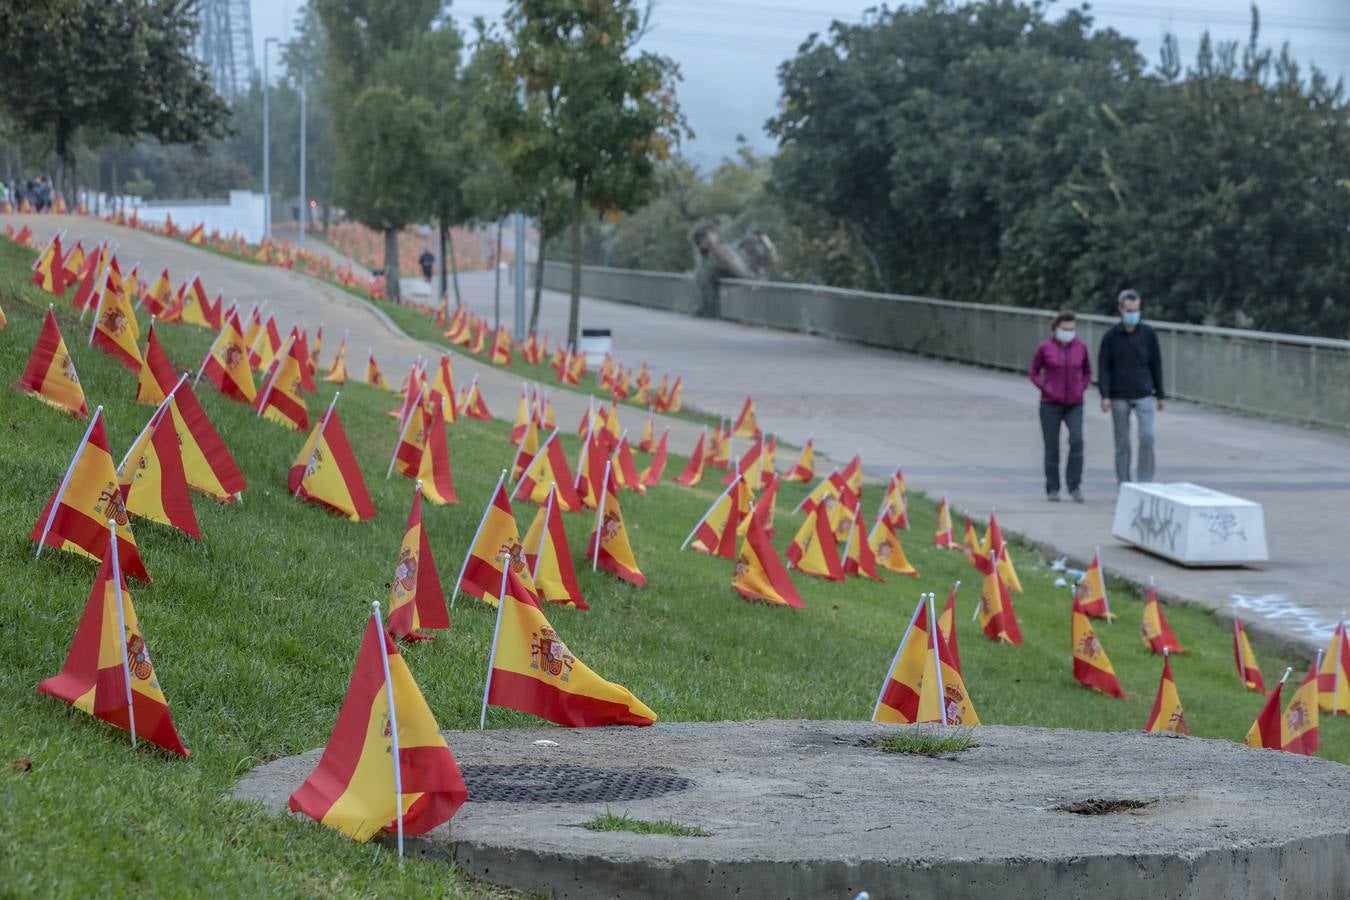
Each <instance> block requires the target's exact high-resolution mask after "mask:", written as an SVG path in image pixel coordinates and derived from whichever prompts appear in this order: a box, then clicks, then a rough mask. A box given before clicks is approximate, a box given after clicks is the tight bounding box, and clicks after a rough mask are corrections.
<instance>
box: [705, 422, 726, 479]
mask: <svg viewBox="0 0 1350 900" xmlns="http://www.w3.org/2000/svg"><path fill="white" fill-rule="evenodd" d="M705 463H706V464H707V465H710V466H712V467H713V468H714V469H726V467H727V466H729V465H731V423H730V422H727V423H726V427H725V428H723V427H722V424H721V423H719V424H718V430H717V431H714V432H713V439H712V444H711V446H709V447H708V458H707V460H705Z"/></svg>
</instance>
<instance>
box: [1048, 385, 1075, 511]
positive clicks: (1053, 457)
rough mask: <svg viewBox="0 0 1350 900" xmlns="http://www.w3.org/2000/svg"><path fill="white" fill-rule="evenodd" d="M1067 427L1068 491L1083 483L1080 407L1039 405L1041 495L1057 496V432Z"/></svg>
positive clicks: (1061, 404)
mask: <svg viewBox="0 0 1350 900" xmlns="http://www.w3.org/2000/svg"><path fill="white" fill-rule="evenodd" d="M1060 423H1063V424H1065V425H1067V426H1069V465H1068V469H1067V471H1066V472H1065V473H1064V480H1065V481H1066V482H1068V487H1069V490H1070V491H1076V490H1078V487H1079V485H1081V484H1082V483H1083V404H1081V403H1075V404H1073V405H1069V404H1067V403H1046V402H1044V401H1042V402H1041V435H1042V437H1044V438H1045V492H1046V493H1047V494H1058V493H1059V428H1060Z"/></svg>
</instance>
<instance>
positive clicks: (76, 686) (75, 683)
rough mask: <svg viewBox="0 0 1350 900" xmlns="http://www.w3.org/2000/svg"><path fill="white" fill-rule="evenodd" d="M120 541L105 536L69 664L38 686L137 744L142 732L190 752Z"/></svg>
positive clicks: (41, 691) (182, 752) (172, 748)
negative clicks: (159, 672) (148, 640)
mask: <svg viewBox="0 0 1350 900" xmlns="http://www.w3.org/2000/svg"><path fill="white" fill-rule="evenodd" d="M104 530H105V531H106V530H107V528H106V527H105V528H104ZM120 543H121V540H120V539H119V540H117V541H112V540H108V539H107V538H106V537H105V538H104V541H103V545H104V553H103V557H102V565H100V566H99V570H98V576H97V577H95V578H94V589H93V590H92V591H90V592H89V600H88V602H87V603H85V606H84V614H83V615H81V616H80V624H79V625H78V626H77V627H76V629H75V639H74V640H73V641H72V642H71V645H70V652H69V653H68V654H67V655H66V662H65V665H63V666H62V667H61V671H60V673H58V674H57V675H56V676H54V677H52V678H48V679H46V680H45V681H43V682H41V683H40V684H38V686H37V690H38V693H39V694H47V695H48V696H50V697H55V698H57V699H58V700H64V701H65V702H67V703H69V704H70V705H71V706H74V707H75V708H76V709H78V710H81V711H82V712H86V713H88V714H89V715H91V716H94V717H96V718H99V719H102V720H103V721H105V722H108V723H111V724H112V725H115V726H117V727H118V728H121V729H122V730H123V731H128V732H130V733H131V735H132V738H131V740H132V745H133V746H134V745H135V742H136V739H137V738H138V737H139V738H143V739H145V740H147V741H150V742H151V743H153V744H157V745H159V746H160V747H163V748H164V749H165V750H168V751H170V752H172V753H178V754H180V755H182V756H187V755H188V750H187V748H185V747H184V746H183V742H182V740H181V739H180V738H179V737H178V730H177V729H176V728H174V724H173V716H172V715H170V714H169V703H168V701H167V700H165V699H164V692H163V691H162V690H161V689H160V686H159V679H158V678H157V677H156V675H155V667H154V665H153V663H151V661H150V651H149V650H148V649H147V648H146V646H145V638H144V636H143V635H142V634H141V626H140V622H139V621H138V620H137V618H136V609H135V607H133V606H132V603H131V592H130V591H129V590H127V586H126V582H125V581H124V580H123V578H122V568H121V564H120V563H121V560H120V554H119V552H118V545H119V544H120Z"/></svg>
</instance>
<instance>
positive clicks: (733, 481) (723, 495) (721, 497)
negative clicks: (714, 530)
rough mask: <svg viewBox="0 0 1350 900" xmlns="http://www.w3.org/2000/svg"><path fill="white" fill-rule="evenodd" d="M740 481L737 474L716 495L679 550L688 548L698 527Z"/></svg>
mask: <svg viewBox="0 0 1350 900" xmlns="http://www.w3.org/2000/svg"><path fill="white" fill-rule="evenodd" d="M740 481H741V476H740V474H739V473H738V474H737V475H736V477H735V478H733V479H732V480H731V484H730V485H728V486H727V489H726V490H725V491H723V492H722V493H720V494H718V495H717V499H716V500H714V501H713V502H712V506H709V507H708V511H707V512H705V513H704V514H703V518H701V519H699V520H698V521H697V522H695V523H694V528H693V530H692V531H690V532H689V537H687V538H685V539H684V543H683V544H681V545H680V549H681V550H683V549H684V548H685V547H688V546H689V542H690V541H692V540H693V539H694V535H695V534H697V533H698V526H700V525H702V524H703V523H704V522H706V521H708V516H710V515H712V513H713V510H715V509H717V504H719V503H721V502H722V500H723V499H725V497H726V495H727V494H730V493H731V492H732V491H733V490H735V488H736V485H737V484H739V483H740Z"/></svg>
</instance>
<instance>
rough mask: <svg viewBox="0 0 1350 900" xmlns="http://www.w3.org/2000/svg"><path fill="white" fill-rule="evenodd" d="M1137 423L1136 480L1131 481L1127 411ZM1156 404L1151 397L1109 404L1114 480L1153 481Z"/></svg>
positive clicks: (1155, 400)
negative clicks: (1137, 455)
mask: <svg viewBox="0 0 1350 900" xmlns="http://www.w3.org/2000/svg"><path fill="white" fill-rule="evenodd" d="M1131 411H1133V412H1134V415H1135V418H1136V419H1138V420H1139V467H1138V472H1137V474H1138V476H1139V477H1138V478H1133V479H1132V478H1130V412H1131ZM1157 412H1158V401H1157V399H1155V398H1153V397H1140V398H1139V399H1138V400H1117V399H1112V401H1111V425H1112V427H1113V429H1114V431H1115V438H1116V481H1152V480H1153V417H1154V416H1155V415H1156V414H1157Z"/></svg>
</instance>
